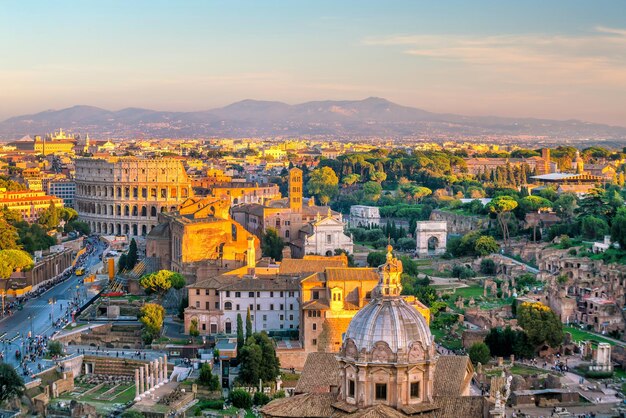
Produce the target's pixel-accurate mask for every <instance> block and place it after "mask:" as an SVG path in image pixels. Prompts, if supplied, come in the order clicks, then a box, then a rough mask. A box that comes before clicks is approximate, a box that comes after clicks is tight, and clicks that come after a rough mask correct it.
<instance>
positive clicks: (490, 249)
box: [474, 235, 500, 257]
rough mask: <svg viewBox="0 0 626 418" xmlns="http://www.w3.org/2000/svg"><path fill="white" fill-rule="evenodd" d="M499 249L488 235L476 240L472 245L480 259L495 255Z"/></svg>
mask: <svg viewBox="0 0 626 418" xmlns="http://www.w3.org/2000/svg"><path fill="white" fill-rule="evenodd" d="M499 249H500V246H499V245H498V243H497V242H496V240H495V239H494V238H493V237H490V236H488V235H483V236H481V237H480V238H478V239H477V240H476V244H475V245H474V251H475V252H476V254H478V255H480V256H481V257H484V256H486V255H489V254H493V253H497V252H498V250H499Z"/></svg>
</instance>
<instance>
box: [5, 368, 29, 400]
mask: <svg viewBox="0 0 626 418" xmlns="http://www.w3.org/2000/svg"><path fill="white" fill-rule="evenodd" d="M0 389H2V390H0V403H2V402H5V401H8V400H10V399H13V398H20V397H21V396H22V395H23V394H24V381H23V380H22V377H21V376H20V375H19V374H17V372H16V371H15V369H14V368H13V366H11V365H10V364H8V363H0Z"/></svg>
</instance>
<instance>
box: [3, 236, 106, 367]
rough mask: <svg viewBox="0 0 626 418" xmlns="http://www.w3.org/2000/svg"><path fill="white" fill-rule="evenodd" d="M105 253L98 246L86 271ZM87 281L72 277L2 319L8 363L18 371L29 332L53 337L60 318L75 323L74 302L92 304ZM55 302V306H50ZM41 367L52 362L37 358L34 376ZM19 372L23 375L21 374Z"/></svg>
mask: <svg viewBox="0 0 626 418" xmlns="http://www.w3.org/2000/svg"><path fill="white" fill-rule="evenodd" d="M103 250H104V246H103V244H101V243H100V242H98V243H97V244H96V246H95V248H94V251H93V252H92V254H90V255H89V256H88V257H87V258H86V260H85V262H84V264H83V265H84V267H85V270H86V271H89V268H91V267H93V266H94V265H96V264H98V263H99V262H100V255H101V254H102V251H103ZM84 277H85V276H81V277H78V276H76V275H74V274H72V275H71V276H70V277H69V278H68V279H67V280H65V281H64V282H61V283H58V284H57V285H55V286H53V287H51V288H50V289H49V290H48V291H46V292H45V293H43V294H41V295H40V296H38V297H36V298H33V299H30V300H28V301H27V302H25V303H24V304H23V305H22V306H23V309H21V310H15V311H14V313H13V314H12V315H11V316H8V317H5V318H2V319H0V335H3V338H2V340H3V341H4V342H2V343H1V344H0V348H1V349H2V354H3V355H4V361H5V362H8V363H9V364H11V365H13V366H15V367H16V369H18V368H19V364H20V360H18V359H17V358H16V355H15V353H16V351H17V350H19V351H20V352H21V353H22V355H23V354H24V348H25V346H26V345H27V344H28V342H27V341H28V333H29V332H31V335H33V336H47V337H49V336H50V335H52V334H53V333H54V332H55V331H56V330H57V329H58V328H55V327H54V326H53V321H57V320H58V319H60V318H68V320H71V314H68V308H69V306H70V302H75V301H76V300H77V299H76V298H77V296H78V301H79V303H80V304H81V305H82V304H84V303H86V302H87V301H88V300H89V297H88V296H87V292H86V289H85V287H84V285H82V284H80V281H81V279H83V278H84ZM51 299H52V300H54V301H55V303H53V304H50V303H49V301H50V300H51ZM51 316H52V319H51ZM18 333H19V334H18ZM38 364H41V367H42V369H45V368H47V367H50V366H51V365H52V362H50V361H49V360H44V359H42V358H37V359H36V360H35V361H34V362H28V363H27V365H28V367H29V368H30V370H31V372H33V373H36V372H38ZM18 372H19V373H20V374H22V373H21V370H18Z"/></svg>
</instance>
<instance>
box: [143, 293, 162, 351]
mask: <svg viewBox="0 0 626 418" xmlns="http://www.w3.org/2000/svg"><path fill="white" fill-rule="evenodd" d="M164 319H165V309H164V308H163V306H161V305H159V304H156V303H146V304H145V305H143V307H142V308H141V310H140V311H139V321H141V323H142V324H143V325H144V331H143V339H144V341H145V342H146V343H148V344H149V343H151V342H152V340H153V339H155V338H157V337H158V336H159V335H161V329H162V328H163V320H164Z"/></svg>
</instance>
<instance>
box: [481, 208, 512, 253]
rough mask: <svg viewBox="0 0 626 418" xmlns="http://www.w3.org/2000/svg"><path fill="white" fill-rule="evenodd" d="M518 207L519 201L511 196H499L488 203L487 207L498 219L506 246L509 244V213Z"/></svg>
mask: <svg viewBox="0 0 626 418" xmlns="http://www.w3.org/2000/svg"><path fill="white" fill-rule="evenodd" d="M516 207H517V201H516V200H515V199H514V198H512V197H511V196H498V197H496V198H494V199H493V200H492V201H491V202H489V203H487V205H486V208H487V209H489V211H490V212H491V213H494V214H495V215H496V218H497V219H498V224H499V225H500V230H501V231H502V238H503V240H504V245H505V246H506V247H508V245H509V215H510V213H511V211H512V210H514V209H515V208H516Z"/></svg>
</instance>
